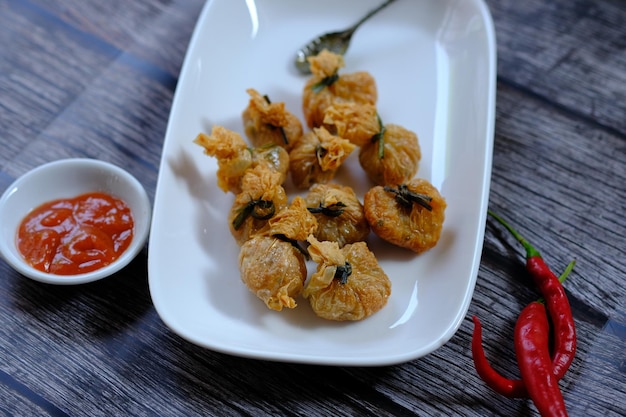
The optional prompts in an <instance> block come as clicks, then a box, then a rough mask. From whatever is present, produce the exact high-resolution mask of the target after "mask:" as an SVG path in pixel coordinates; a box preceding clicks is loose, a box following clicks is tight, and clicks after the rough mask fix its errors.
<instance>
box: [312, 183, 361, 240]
mask: <svg viewBox="0 0 626 417" xmlns="http://www.w3.org/2000/svg"><path fill="white" fill-rule="evenodd" d="M304 198H305V200H306V205H307V207H308V208H309V210H311V211H312V212H313V213H314V214H315V217H316V218H317V222H318V228H317V232H316V233H314V236H315V237H316V238H317V239H318V240H328V241H332V242H337V244H338V245H339V247H343V246H344V245H346V244H347V243H355V242H359V241H363V240H365V238H366V237H367V235H368V234H369V232H370V227H369V224H368V223H367V219H365V212H364V210H363V205H362V204H361V202H360V201H359V199H358V197H357V196H356V194H355V192H354V190H353V189H352V188H351V187H349V186H347V185H340V184H335V183H330V184H314V185H312V186H311V188H309V192H308V193H307V195H306V196H305V197H304Z"/></svg>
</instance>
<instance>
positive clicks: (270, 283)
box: [239, 236, 307, 311]
mask: <svg viewBox="0 0 626 417" xmlns="http://www.w3.org/2000/svg"><path fill="white" fill-rule="evenodd" d="M239 271H240V274H241V275H240V276H241V280H242V281H243V283H244V284H245V285H246V287H248V289H249V290H250V291H251V292H252V293H253V294H254V295H256V296H257V297H258V298H259V299H261V300H263V302H264V303H265V305H266V306H267V307H268V308H269V309H272V310H276V311H281V310H282V309H283V307H287V308H295V307H296V306H297V303H296V300H295V298H296V297H298V296H299V295H300V293H301V292H302V288H303V286H304V281H305V280H306V276H307V270H306V263H305V259H304V255H303V254H302V253H301V252H300V251H299V250H298V249H297V248H295V247H294V246H293V245H292V244H291V243H289V242H287V241H283V240H280V239H278V238H276V237H273V236H255V237H253V238H251V239H250V240H247V241H246V242H245V243H244V244H243V245H242V246H241V250H240V252H239Z"/></svg>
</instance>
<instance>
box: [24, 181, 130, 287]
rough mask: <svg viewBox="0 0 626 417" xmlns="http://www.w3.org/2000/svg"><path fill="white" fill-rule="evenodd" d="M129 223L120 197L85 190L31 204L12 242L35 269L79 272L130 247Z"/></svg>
mask: <svg viewBox="0 0 626 417" xmlns="http://www.w3.org/2000/svg"><path fill="white" fill-rule="evenodd" d="M133 226H134V222H133V216H132V213H131V211H130V208H128V206H127V205H126V203H124V202H123V201H122V200H120V199H117V198H115V197H112V196H110V195H108V194H105V193H88V194H83V195H80V196H78V197H75V198H68V199H60V200H54V201H50V202H48V203H44V204H42V205H41V206H39V207H37V208H35V209H34V210H33V211H31V212H30V213H29V214H28V215H27V216H26V217H25V218H24V220H22V223H21V224H20V227H19V230H18V233H17V246H18V249H19V251H20V252H21V253H22V256H24V259H26V261H27V262H28V263H29V264H31V265H32V266H33V267H34V268H36V269H38V270H40V271H43V272H49V273H51V274H56V275H76V274H82V273H85V272H90V271H94V270H96V269H99V268H102V267H104V266H106V265H109V264H110V263H111V262H113V261H115V260H116V259H117V258H118V257H119V256H120V255H121V254H122V252H124V250H126V248H128V245H130V242H131V240H132V239H133Z"/></svg>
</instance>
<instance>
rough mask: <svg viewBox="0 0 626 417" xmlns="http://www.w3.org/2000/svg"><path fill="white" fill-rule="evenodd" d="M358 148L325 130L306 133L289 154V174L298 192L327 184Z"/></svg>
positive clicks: (320, 129) (316, 129)
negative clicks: (313, 185) (317, 184)
mask: <svg viewBox="0 0 626 417" xmlns="http://www.w3.org/2000/svg"><path fill="white" fill-rule="evenodd" d="M355 148H356V146H355V145H354V144H352V143H350V141H349V140H347V139H344V138H341V137H339V136H335V135H331V134H330V133H329V132H328V130H326V129H325V128H323V127H320V128H315V129H313V130H312V131H310V132H307V133H305V134H304V135H302V136H301V137H300V139H299V140H298V141H297V142H296V144H295V145H294V147H293V149H291V152H289V172H290V173H291V180H292V182H293V184H294V186H296V187H297V188H300V189H306V188H309V187H310V186H311V185H312V184H315V183H327V182H329V181H330V180H332V179H333V178H334V177H335V174H336V172H337V170H338V169H339V167H340V166H341V164H342V163H343V162H344V161H345V160H346V158H347V157H348V156H349V155H350V153H352V151H353V150H354V149H355Z"/></svg>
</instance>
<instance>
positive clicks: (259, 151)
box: [193, 126, 289, 194]
mask: <svg viewBox="0 0 626 417" xmlns="http://www.w3.org/2000/svg"><path fill="white" fill-rule="evenodd" d="M193 142H194V143H195V144H197V145H200V146H202V147H203V148H204V153H205V154H207V155H209V156H212V157H215V158H216V159H217V167H218V168H217V185H218V186H219V187H220V188H221V189H222V190H223V191H224V192H228V191H230V192H232V193H235V194H237V193H239V192H241V179H242V177H243V175H244V173H245V172H246V171H247V170H249V169H251V168H254V167H255V166H257V165H265V166H267V167H268V168H270V169H271V170H272V171H275V172H277V173H279V174H280V179H279V182H280V183H281V184H282V183H283V182H284V180H285V178H286V177H287V172H288V170H289V153H288V152H287V151H286V150H285V149H283V148H282V147H280V146H273V145H266V146H260V147H257V148H250V147H248V145H247V144H246V142H245V141H244V139H243V138H242V137H241V135H239V133H237V132H234V131H232V130H229V129H227V128H225V127H223V126H214V127H213V129H212V130H211V134H210V135H207V134H205V133H200V134H198V135H197V136H196V138H195V139H194V141H193Z"/></svg>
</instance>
